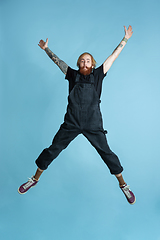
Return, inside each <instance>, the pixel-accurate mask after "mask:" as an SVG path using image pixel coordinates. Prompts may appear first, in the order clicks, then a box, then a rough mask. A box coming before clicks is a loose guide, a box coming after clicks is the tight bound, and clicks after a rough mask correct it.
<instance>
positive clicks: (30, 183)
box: [23, 178, 34, 189]
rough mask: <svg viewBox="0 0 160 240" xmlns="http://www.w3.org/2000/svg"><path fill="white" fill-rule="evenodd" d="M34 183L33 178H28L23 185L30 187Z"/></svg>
mask: <svg viewBox="0 0 160 240" xmlns="http://www.w3.org/2000/svg"><path fill="white" fill-rule="evenodd" d="M33 183H34V180H33V179H32V178H28V182H27V183H26V184H25V185H24V186H23V188H24V189H26V188H28V187H30V186H31V185H32V184H33Z"/></svg>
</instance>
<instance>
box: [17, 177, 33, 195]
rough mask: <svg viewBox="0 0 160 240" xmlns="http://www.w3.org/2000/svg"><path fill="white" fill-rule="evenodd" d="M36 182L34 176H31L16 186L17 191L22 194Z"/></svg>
mask: <svg viewBox="0 0 160 240" xmlns="http://www.w3.org/2000/svg"><path fill="white" fill-rule="evenodd" d="M37 183H38V181H36V179H35V178H34V177H31V178H29V179H28V182H26V183H24V184H22V185H21V186H20V187H19V188H18V192H19V193H20V194H24V193H26V192H27V191H28V190H29V189H30V188H32V187H35V186H36V184H37Z"/></svg>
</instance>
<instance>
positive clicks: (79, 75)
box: [18, 26, 136, 204]
mask: <svg viewBox="0 0 160 240" xmlns="http://www.w3.org/2000/svg"><path fill="white" fill-rule="evenodd" d="M124 29H125V36H124V38H123V39H122V41H121V42H120V44H119V45H118V47H117V48H116V49H115V50H114V51H113V53H112V54H111V55H110V56H109V57H108V58H107V59H106V61H105V62H104V63H103V64H102V65H101V66H100V67H98V68H95V66H96V61H95V60H94V58H93V56H92V55H91V54H89V53H83V54H82V55H81V56H80V57H79V58H78V61H77V66H78V68H79V70H74V69H72V68H70V67H69V66H68V65H67V64H66V63H65V62H63V61H62V60H60V59H59V58H58V57H57V56H56V55H55V54H54V53H53V52H52V51H51V50H50V49H49V48H48V38H47V40H46V42H44V41H43V40H40V42H39V44H38V45H39V47H40V48H41V49H43V50H44V51H45V52H46V53H47V54H48V56H49V57H50V58H51V59H52V60H53V61H54V62H55V63H56V64H57V65H58V67H59V68H60V69H61V71H62V72H63V73H64V74H65V75H66V76H65V78H66V79H67V80H68V81H69V96H68V106H67V112H66V114H65V117H64V123H63V124H62V125H61V126H60V129H59V131H58V132H57V134H56V135H55V137H54V139H53V142H52V145H51V146H50V147H48V148H46V149H44V150H43V151H42V153H41V154H40V156H39V157H38V158H37V160H36V164H37V166H38V168H37V171H36V174H35V175H34V176H33V177H32V178H30V179H29V180H28V182H26V183H24V184H22V185H21V186H20V188H19V189H18V192H19V193H20V194H24V193H26V192H27V191H28V190H29V189H30V188H31V187H34V186H35V185H36V184H37V183H38V181H39V177H40V176H41V174H42V172H43V171H44V170H46V169H47V168H48V166H49V165H50V164H51V162H52V161H53V160H54V159H55V158H56V157H57V156H58V155H59V153H60V152H61V151H62V150H63V149H65V148H66V147H67V146H68V145H69V143H70V142H71V141H72V140H73V139H75V138H76V137H77V136H78V135H79V134H83V135H84V136H85V137H86V138H87V139H88V141H89V142H90V143H91V144H92V146H93V147H95V149H96V150H97V152H98V153H99V155H100V156H101V158H102V159H103V161H104V162H105V163H106V165H107V166H108V168H109V170H110V172H111V174H113V175H115V176H116V178H117V179H118V182H119V186H120V188H121V189H122V191H123V193H124V194H125V196H126V198H127V200H128V202H129V203H130V204H134V203H135V201H136V200H135V196H134V194H133V192H132V191H131V190H130V188H129V186H128V185H127V184H126V183H125V181H124V179H123V177H122V171H123V167H122V166H121V164H120V161H119V159H118V157H117V156H116V155H115V154H114V153H113V152H112V151H111V150H110V148H109V146H108V143H107V139H106V135H105V134H106V131H105V130H104V129H103V123H102V116H101V112H100V102H101V101H100V96H101V89H102V81H103V78H104V77H105V76H106V74H107V72H108V70H109V69H110V67H111V66H112V64H113V62H114V61H115V60H116V58H117V57H118V56H119V54H120V52H121V51H122V49H123V48H124V46H125V45H126V43H127V41H128V39H129V38H130V37H131V36H132V33H133V32H132V27H131V26H129V27H128V29H127V28H126V27H124Z"/></svg>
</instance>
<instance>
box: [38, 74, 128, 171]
mask: <svg viewBox="0 0 160 240" xmlns="http://www.w3.org/2000/svg"><path fill="white" fill-rule="evenodd" d="M105 133H106V131H104V129H103V123H102V115H101V112H100V99H99V96H98V94H97V92H96V90H95V87H94V75H93V73H91V74H90V78H89V80H88V82H85V83H84V82H81V81H80V75H79V73H77V76H76V80H75V86H74V87H73V89H72V90H71V92H70V94H69V96H68V106H67V112H66V114H65V117H64V123H63V124H62V125H61V126H60V129H59V131H58V132H57V134H56V135H55V137H54V139H53V142H52V145H51V146H50V147H48V148H46V149H44V150H43V151H42V153H41V154H40V156H39V157H38V158H37V160H36V164H37V166H38V167H39V168H40V169H42V170H45V169H47V167H48V166H49V164H50V163H51V162H52V161H53V160H54V159H55V158H56V157H57V156H58V155H59V153H60V152H61V151H62V150H63V149H65V148H66V147H67V146H68V145H69V143H70V142H71V141H72V140H73V139H74V138H76V137H77V136H78V135H79V134H83V135H84V136H85V137H86V138H87V139H88V141H89V142H90V143H91V144H92V146H93V147H95V149H96V150H97V152H98V153H99V155H100V156H101V158H102V159H103V161H104V162H105V163H106V165H107V166H108V168H109V170H110V172H111V174H119V173H121V172H122V171H123V167H122V166H121V164H120V161H119V159H118V157H117V156H116V155H115V154H114V153H113V152H112V151H111V150H110V148H109V146H108V143H107V139H106V135H105Z"/></svg>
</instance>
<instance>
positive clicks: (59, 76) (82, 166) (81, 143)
mask: <svg viewBox="0 0 160 240" xmlns="http://www.w3.org/2000/svg"><path fill="white" fill-rule="evenodd" d="M159 9H160V2H159V1H158V0H152V1H151V0H145V1H144V0H134V1H126V0H123V1H118V0H112V1H111V0H108V1H106V0H100V1H95V0H92V1H84V0H81V1H77V0H59V1H55V0H45V1H42V0H39V1H38V0H28V1H22V0H14V1H11V0H0V44H1V47H0V56H1V58H0V112H1V115H0V136H1V138H0V140H1V142H0V163H1V164H0V166H1V168H0V235H1V236H3V240H14V239H15V240H22V239H23V240H28V239H31V240H32V239H34V240H35V239H39V240H46V239H56V240H89V239H92V240H99V239H100V240H106V239H109V240H110V239H111V240H115V239H118V240H133V239H134V240H135V239H138V240H139V239H140V240H143V239H145V240H151V239H154V240H160V231H159V222H160V191H159V188H160V183H159V182H160V181H159V168H160V161H159V154H160V148H159V136H160V127H159V122H160V112H159V103H160V81H159V75H160V67H159V55H160V50H159V39H160V33H159V23H160V15H159ZM129 24H130V25H132V27H133V32H134V33H133V36H132V38H131V39H130V40H129V41H128V43H127V45H126V47H125V48H124V50H123V51H122V53H121V54H120V56H119V57H118V59H117V60H116V61H115V63H114V64H113V66H112V67H111V69H110V70H109V72H108V75H107V77H106V78H105V79H104V82H103V92H102V97H101V100H102V104H101V109H102V113H103V118H104V128H105V129H107V130H108V134H107V138H108V142H109V145H110V147H111V149H112V150H113V151H114V152H115V153H116V154H117V155H118V156H119V158H120V160H121V162H122V165H123V166H124V178H125V180H126V181H127V183H128V184H130V185H131V189H132V190H133V191H134V192H135V194H136V197H137V202H136V204H135V205H133V206H131V205H129V204H128V203H127V201H126V199H125V197H124V195H123V194H122V192H121V191H120V190H119V187H118V182H117V180H116V179H115V177H114V176H111V175H110V173H109V171H108V168H107V167H106V166H105V164H104V163H103V161H102V160H101V159H100V157H99V155H98V154H97V152H96V151H95V150H94V149H93V148H92V146H91V145H90V144H89V143H88V142H87V140H86V139H85V138H84V137H83V136H79V137H78V138H77V139H76V140H75V141H73V142H72V143H71V145H70V146H69V147H68V148H67V149H66V150H65V151H63V152H62V153H61V154H60V156H59V157H58V158H57V159H56V160H55V161H54V162H53V163H52V165H50V167H49V168H48V170H47V171H46V172H44V173H43V175H42V177H41V179H40V182H39V183H38V185H37V186H36V187H35V188H34V189H31V190H30V191H29V192H28V193H27V194H26V195H23V196H22V195H19V194H18V193H17V188H18V187H19V186H20V185H21V184H22V183H23V182H25V181H26V180H27V177H31V176H32V175H33V174H34V173H35V170H36V165H35V163H34V161H35V159H36V158H37V156H38V155H39V154H40V152H41V151H42V150H43V148H45V147H48V146H49V145H50V143H51V141H52V138H53V136H54V134H55V133H56V132H57V130H58V128H59V126H60V124H61V123H62V122H63V117H64V113H65V111H66V105H67V95H68V82H67V81H66V80H64V75H63V73H62V72H61V71H60V70H59V69H58V67H57V66H56V65H55V64H54V63H53V62H52V61H51V60H50V59H49V58H48V56H47V55H46V54H45V52H44V51H42V50H41V49H40V48H39V47H38V42H39V40H40V39H44V40H45V39H46V38H47V37H48V38H49V47H50V49H51V50H52V51H53V52H54V53H55V54H57V55H58V56H59V57H60V58H61V59H63V60H64V61H65V62H66V63H67V64H68V65H69V66H71V67H72V68H76V61H77V58H78V56H79V55H80V54H81V53H82V52H84V51H88V52H91V53H92V54H93V56H94V57H95V59H96V61H97V63H98V66H99V65H101V64H102V63H103V62H104V60H105V59H106V58H107V57H108V56H109V55H110V54H111V53H112V51H113V50H114V49H115V47H116V46H117V45H118V44H119V42H120V41H121V39H122V38H123V36H124V29H123V26H124V25H126V26H127V27H128V25H129Z"/></svg>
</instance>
